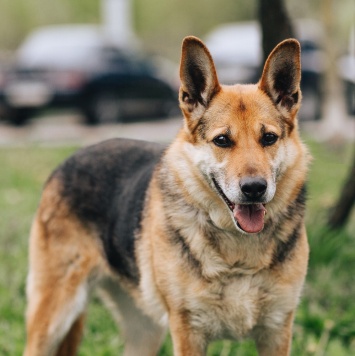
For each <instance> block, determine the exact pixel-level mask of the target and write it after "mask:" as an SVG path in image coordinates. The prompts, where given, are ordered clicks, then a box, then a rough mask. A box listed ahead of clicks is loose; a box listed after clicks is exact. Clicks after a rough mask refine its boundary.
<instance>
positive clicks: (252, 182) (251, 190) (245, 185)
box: [239, 177, 267, 199]
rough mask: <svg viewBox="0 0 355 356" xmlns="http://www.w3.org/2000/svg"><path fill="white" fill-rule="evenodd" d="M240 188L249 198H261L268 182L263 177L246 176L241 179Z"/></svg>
mask: <svg viewBox="0 0 355 356" xmlns="http://www.w3.org/2000/svg"><path fill="white" fill-rule="evenodd" d="M239 185H240V189H241V190H242V192H243V194H244V195H245V196H246V197H247V198H248V199H258V198H261V197H262V196H263V195H264V194H265V192H266V188H267V182H266V180H265V179H264V178H261V177H245V178H242V179H241V181H240V184H239Z"/></svg>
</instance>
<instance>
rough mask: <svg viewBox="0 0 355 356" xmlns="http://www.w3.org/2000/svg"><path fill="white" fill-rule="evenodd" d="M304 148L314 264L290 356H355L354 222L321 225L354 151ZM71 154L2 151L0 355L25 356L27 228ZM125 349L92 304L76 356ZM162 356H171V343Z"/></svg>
mask: <svg viewBox="0 0 355 356" xmlns="http://www.w3.org/2000/svg"><path fill="white" fill-rule="evenodd" d="M308 144H309V146H310V148H311V152H312V155H313V157H314V161H313V164H312V169H311V174H310V179H309V204H308V207H309V208H308V213H307V225H308V233H309V240H310V245H311V258H310V267H309V273H308V278H307V284H306V287H305V290H304V296H303V299H302V303H301V305H300V307H299V309H298V312H297V315H296V322H295V327H294V344H293V352H292V354H293V355H317V356H320V355H329V356H332V355H336V356H342V355H344V356H345V355H350V354H355V277H354V276H355V274H354V271H355V236H354V231H355V217H354V214H353V215H352V218H351V220H350V222H349V224H348V226H347V228H346V229H344V230H342V231H339V232H337V233H334V232H329V231H327V230H326V229H325V227H324V221H325V217H326V214H327V211H328V209H329V207H330V206H331V205H332V203H333V202H334V200H335V198H336V196H337V194H338V192H339V189H340V186H341V184H342V182H343V179H344V177H345V175H346V173H347V168H348V163H349V161H350V159H351V147H350V145H340V146H339V145H338V146H335V147H334V146H332V147H329V146H325V145H323V144H319V143H315V142H313V141H311V140H308ZM74 150H75V148H74V147H72V148H70V147H69V148H68V147H65V148H48V147H26V148H2V149H0V167H1V173H0V211H1V214H0V229H1V230H0V246H1V249H0V261H1V262H0V264H1V268H0V355H20V354H21V353H22V350H23V346H24V340H25V332H24V311H25V280H26V273H27V246H28V241H27V239H28V231H29V227H30V223H31V220H32V218H33V215H34V212H35V210H36V206H37V204H38V201H39V196H40V192H41V187H42V185H43V183H44V182H45V180H46V177H47V176H48V174H49V173H50V172H51V170H52V169H53V168H54V167H55V166H56V165H57V164H58V163H59V162H61V161H62V160H63V159H64V158H65V157H67V156H68V155H70V153H72V152H73V151H74ZM351 232H352V233H351ZM122 347H123V346H122V339H121V338H120V336H119V332H118V331H117V328H116V326H115V324H114V322H113V321H112V320H111V317H110V315H109V313H108V312H107V311H106V309H104V308H103V307H102V306H101V304H100V302H99V300H98V299H97V298H93V301H92V303H91V304H90V308H89V312H88V315H87V324H86V329H85V334H84V340H83V343H82V345H81V348H80V352H79V355H82V356H84V355H88V356H89V355H98V356H101V355H102V356H103V355H107V356H109V355H117V354H121V353H122ZM208 354H209V355H210V356H212V355H223V356H227V355H235V354H238V355H241V356H251V355H256V351H255V347H254V345H253V344H252V343H251V342H244V343H241V344H237V343H234V342H229V341H221V342H216V343H213V344H212V345H211V346H210V348H209V351H208ZM160 355H161V356H162V355H172V351H171V342H170V339H169V337H167V340H166V342H165V343H164V346H163V348H162V350H161V352H160Z"/></svg>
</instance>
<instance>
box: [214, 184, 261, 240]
mask: <svg viewBox="0 0 355 356" xmlns="http://www.w3.org/2000/svg"><path fill="white" fill-rule="evenodd" d="M212 181H213V183H214V185H215V187H216V189H217V192H218V193H219V195H220V196H221V198H222V199H223V200H224V202H225V203H226V204H227V206H228V208H229V210H230V211H231V212H232V214H233V217H234V220H235V222H236V224H237V226H238V228H239V229H240V230H242V231H243V232H247V233H251V234H255V233H258V232H260V231H261V230H262V229H263V228H264V217H265V214H266V208H265V205H264V204H263V203H261V202H260V201H262V199H263V196H264V195H265V193H266V189H267V182H266V180H265V179H263V178H254V177H253V178H250V177H246V178H243V179H242V180H241V181H240V189H241V191H242V193H243V195H244V198H245V202H243V203H241V204H235V203H233V202H231V201H230V200H229V199H228V197H227V196H226V194H225V193H224V192H223V190H222V188H221V187H220V185H219V184H218V183H217V181H216V179H215V178H212Z"/></svg>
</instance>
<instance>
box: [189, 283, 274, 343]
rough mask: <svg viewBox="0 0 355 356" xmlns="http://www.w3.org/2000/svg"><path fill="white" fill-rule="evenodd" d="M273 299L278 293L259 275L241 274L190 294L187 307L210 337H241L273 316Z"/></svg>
mask: <svg viewBox="0 0 355 356" xmlns="http://www.w3.org/2000/svg"><path fill="white" fill-rule="evenodd" d="M274 302H275V296H274V295H273V294H272V293H270V291H269V290H267V289H266V287H265V285H263V284H262V283H260V278H255V277H253V276H241V277H235V278H233V279H230V280H229V281H227V282H225V283H219V282H215V283H211V284H210V285H209V286H208V287H207V288H205V289H204V290H203V291H201V292H200V293H194V295H190V296H189V302H188V303H189V306H188V307H189V309H190V316H191V323H192V324H193V326H194V327H195V328H198V329H200V330H203V331H204V332H206V333H207V334H208V336H209V337H210V338H232V339H238V338H242V337H245V336H248V335H249V334H250V333H251V332H252V330H253V329H254V327H255V326H257V325H260V324H261V323H263V320H264V319H265V317H266V314H269V313H270V315H268V318H269V317H270V316H271V317H272V309H273V307H274V304H275V303H274ZM266 311H267V312H266ZM275 321H276V320H275Z"/></svg>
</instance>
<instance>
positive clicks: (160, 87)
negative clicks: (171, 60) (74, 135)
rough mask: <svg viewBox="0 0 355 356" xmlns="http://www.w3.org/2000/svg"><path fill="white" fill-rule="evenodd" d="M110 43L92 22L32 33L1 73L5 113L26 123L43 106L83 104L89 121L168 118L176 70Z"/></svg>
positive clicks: (174, 99) (174, 97) (16, 121)
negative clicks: (167, 69) (166, 69)
mask: <svg viewBox="0 0 355 356" xmlns="http://www.w3.org/2000/svg"><path fill="white" fill-rule="evenodd" d="M161 69H162V66H161V65H157V63H156V62H154V61H153V60H151V59H148V58H147V57H144V56H141V55H140V54H138V53H137V51H128V50H123V49H120V48H116V47H114V46H110V44H109V43H107V41H106V40H105V37H104V36H103V35H102V33H101V30H100V28H99V27H97V26H93V25H65V26H64V25H63V26H51V27H44V28H41V29H38V30H36V31H35V32H33V33H32V34H30V35H29V36H28V38H27V39H26V40H25V42H24V43H23V45H22V46H21V47H20V48H19V50H18V51H17V53H16V60H15V63H14V66H13V67H12V68H11V69H10V70H8V71H6V72H5V73H2V80H1V81H0V105H1V106H2V109H3V110H2V111H3V112H5V114H4V116H5V117H6V118H7V119H9V120H10V121H11V122H12V123H14V124H22V123H24V122H25V121H26V120H27V119H28V118H29V117H31V116H33V115H34V114H36V113H37V112H39V111H40V110H43V109H45V108H49V107H50V108H52V107H57V108H63V107H66V108H67V107H75V108H79V109H80V110H81V112H82V113H83V117H84V118H85V121H86V122H87V123H89V124H96V123H102V122H114V121H118V120H124V119H127V118H132V117H133V118H139V117H149V116H154V117H157V116H165V115H168V114H169V113H170V112H171V110H173V109H175V106H176V102H177V86H176V85H175V83H174V78H175V69H172V71H171V73H170V77H167V76H164V75H163V71H162V70H161Z"/></svg>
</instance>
